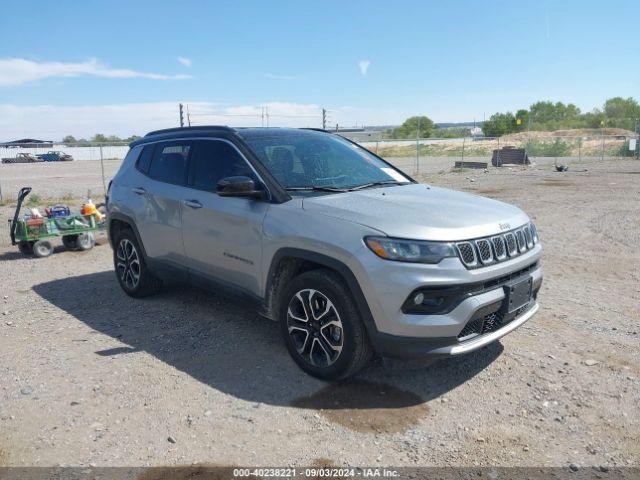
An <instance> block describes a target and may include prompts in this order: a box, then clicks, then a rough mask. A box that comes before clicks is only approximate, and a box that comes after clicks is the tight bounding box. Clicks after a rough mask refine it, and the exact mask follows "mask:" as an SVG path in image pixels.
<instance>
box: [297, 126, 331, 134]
mask: <svg viewBox="0 0 640 480" xmlns="http://www.w3.org/2000/svg"><path fill="white" fill-rule="evenodd" d="M299 130H313V131H314V132H324V133H333V132H332V131H331V130H325V129H324V128H314V127H301V128H300V129H299Z"/></svg>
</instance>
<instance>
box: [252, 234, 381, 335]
mask: <svg viewBox="0 0 640 480" xmlns="http://www.w3.org/2000/svg"><path fill="white" fill-rule="evenodd" d="M319 268H327V269H329V270H332V271H334V272H335V273H337V274H338V275H339V276H340V277H341V278H342V280H344V282H345V284H346V286H347V288H348V289H349V291H350V293H351V295H352V296H353V298H354V300H355V302H356V307H357V308H358V312H359V313H360V316H361V317H362V320H363V321H364V325H365V328H366V330H367V333H368V334H369V336H370V338H371V337H373V336H375V333H376V332H377V329H376V327H375V322H374V320H373V315H372V314H371V309H370V308H369V305H368V303H367V300H366V298H365V296H364V293H363V292H362V289H361V288H360V284H359V283H358V280H357V278H356V276H355V275H354V274H353V272H352V271H351V269H350V268H349V267H348V266H347V265H346V264H345V263H343V262H342V261H340V260H337V259H336V258H333V257H330V256H328V255H323V254H321V253H318V252H314V251H311V250H304V249H300V248H289V247H285V248H281V249H280V250H278V251H277V252H276V253H275V255H274V256H273V258H272V259H271V265H270V267H269V272H268V274H267V281H266V286H265V295H264V312H263V314H264V315H265V316H266V317H268V318H270V319H272V320H277V315H276V312H277V308H278V305H279V302H280V301H281V298H280V294H281V292H282V291H283V287H284V286H285V285H286V284H287V283H288V281H290V280H291V279H292V278H294V277H295V276H297V275H299V274H301V273H304V272H307V271H310V270H316V269H319Z"/></svg>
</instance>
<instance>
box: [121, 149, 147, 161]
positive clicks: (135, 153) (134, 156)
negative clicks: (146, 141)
mask: <svg viewBox="0 0 640 480" xmlns="http://www.w3.org/2000/svg"><path fill="white" fill-rule="evenodd" d="M141 151H142V146H140V145H138V146H137V147H133V148H130V149H129V151H128V152H127V156H126V157H124V160H123V161H122V163H123V164H125V165H128V164H130V163H136V162H137V161H138V157H139V156H140V152H141Z"/></svg>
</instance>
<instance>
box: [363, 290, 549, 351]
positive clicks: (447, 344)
mask: <svg viewBox="0 0 640 480" xmlns="http://www.w3.org/2000/svg"><path fill="white" fill-rule="evenodd" d="M532 303H533V304H532V305H531V306H530V307H529V308H528V309H527V310H526V311H524V312H523V313H522V314H521V315H519V316H517V317H516V318H514V319H513V320H511V321H510V322H509V323H507V324H506V325H504V326H503V327H501V328H499V329H498V330H495V331H493V332H490V333H485V334H483V335H478V336H476V337H473V338H471V339H470V340H466V341H459V340H458V338H457V337H453V338H451V337H401V336H397V335H389V334H384V333H377V334H374V338H372V341H373V343H374V345H375V349H376V352H377V353H378V354H379V355H381V356H383V357H393V358H421V357H436V358H437V357H451V356H456V355H461V354H464V353H469V352H472V351H474V350H478V349H479V348H482V347H484V346H486V345H489V344H490V343H493V342H495V341H496V340H498V339H499V338H501V337H503V336H505V335H506V334H508V333H510V332H512V331H513V330H515V329H516V328H518V327H519V326H520V325H522V324H524V323H526V322H527V321H528V320H529V319H531V317H533V316H534V315H535V314H536V313H537V312H538V309H539V308H540V305H539V304H538V302H536V301H535V300H534V301H532Z"/></svg>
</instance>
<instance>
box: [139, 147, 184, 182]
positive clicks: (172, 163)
mask: <svg viewBox="0 0 640 480" xmlns="http://www.w3.org/2000/svg"><path fill="white" fill-rule="evenodd" d="M190 151H191V144H190V142H189V143H181V142H170V143H169V142H167V143H159V144H156V146H155V149H154V153H153V158H152V159H151V165H150V166H149V176H150V177H151V178H153V179H154V180H158V181H160V182H165V183H173V184H175V185H185V184H186V182H187V165H188V161H189V152H190Z"/></svg>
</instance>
